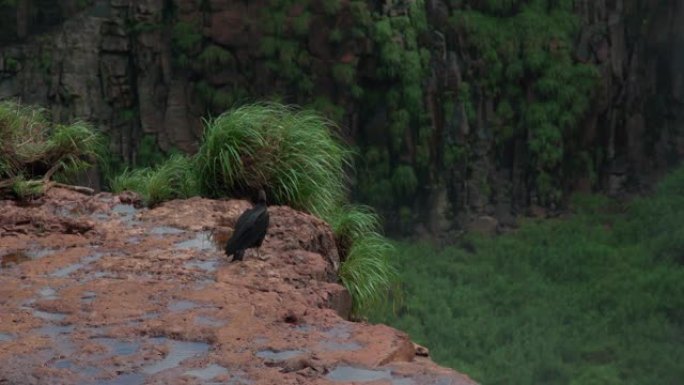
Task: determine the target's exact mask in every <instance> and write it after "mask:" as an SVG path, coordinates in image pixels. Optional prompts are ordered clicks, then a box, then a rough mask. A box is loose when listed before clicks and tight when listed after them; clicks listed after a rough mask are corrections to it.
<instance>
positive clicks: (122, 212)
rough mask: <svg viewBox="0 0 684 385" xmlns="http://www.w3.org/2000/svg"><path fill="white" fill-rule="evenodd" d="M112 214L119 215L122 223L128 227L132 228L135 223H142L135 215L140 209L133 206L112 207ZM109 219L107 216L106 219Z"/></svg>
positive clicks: (120, 205) (119, 204) (118, 205)
mask: <svg viewBox="0 0 684 385" xmlns="http://www.w3.org/2000/svg"><path fill="white" fill-rule="evenodd" d="M112 212H114V213H117V214H118V215H119V217H120V218H121V222H123V223H124V224H126V226H128V227H130V226H131V225H132V224H134V223H139V222H140V221H139V220H137V219H135V217H134V216H135V214H137V213H138V209H136V208H135V207H133V206H131V205H126V204H122V203H118V204H116V205H114V207H112ZM107 218H109V217H108V216H105V218H104V219H107Z"/></svg>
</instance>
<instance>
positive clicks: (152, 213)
mask: <svg viewBox="0 0 684 385" xmlns="http://www.w3.org/2000/svg"><path fill="white" fill-rule="evenodd" d="M132 200H134V199H131V197H130V196H113V195H110V194H99V195H96V196H94V197H87V196H84V195H81V194H78V193H75V192H72V191H68V190H62V189H52V190H50V192H49V193H48V195H47V196H46V197H45V198H44V199H43V200H42V201H41V202H38V203H37V204H34V205H28V206H19V205H17V204H16V203H15V202H12V201H0V384H48V383H49V384H84V383H87V384H202V383H204V384H209V383H217V384H218V383H223V384H278V385H283V384H344V383H363V384H396V385H409V384H416V385H417V384H458V385H461V384H463V385H470V384H475V383H474V382H473V381H471V380H470V379H468V378H467V377H466V376H464V375H461V374H459V373H456V372H454V371H452V370H449V369H444V368H441V367H439V366H437V365H435V364H434V363H432V361H430V360H429V358H426V357H423V356H424V355H426V354H427V349H425V348H422V347H417V346H416V345H414V344H413V343H412V342H411V341H410V339H409V338H408V336H407V335H406V334H404V333H402V332H400V331H397V330H395V329H392V328H390V327H387V326H385V325H370V324H367V323H356V322H350V321H348V320H347V318H348V315H349V310H350V298H349V295H348V293H347V291H346V290H345V289H344V288H343V287H342V286H341V285H340V284H338V283H337V280H336V269H337V266H338V265H339V257H338V255H337V250H336V249H335V243H334V240H333V238H332V235H331V232H330V230H329V228H328V226H327V225H326V224H325V223H323V222H321V221H320V220H318V219H316V218H314V217H311V216H309V215H307V214H304V213H301V212H297V211H294V210H292V209H290V208H288V207H275V206H274V207H270V208H269V212H270V216H271V226H270V228H269V232H268V235H267V237H266V240H265V242H264V245H263V246H262V248H261V251H260V254H261V257H258V256H257V253H256V252H255V251H254V250H249V251H248V252H247V254H246V257H245V261H242V262H236V263H230V262H229V260H228V259H227V258H226V257H225V255H224V254H223V252H222V250H221V249H220V247H217V246H216V245H215V242H218V244H221V243H224V242H225V239H226V238H227V236H229V234H230V232H231V228H232V225H233V224H234V222H235V219H236V217H237V216H238V215H239V214H240V213H241V212H242V211H243V210H245V209H246V208H248V207H250V204H249V203H248V202H245V201H214V200H208V199H199V198H193V199H188V200H182V201H172V202H167V203H165V204H163V205H161V206H159V207H157V208H155V209H152V210H147V209H135V208H134V207H133V206H131V205H129V204H124V203H121V202H122V201H123V202H130V201H132ZM417 348H418V349H417ZM417 353H418V354H417Z"/></svg>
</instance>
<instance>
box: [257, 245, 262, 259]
mask: <svg viewBox="0 0 684 385" xmlns="http://www.w3.org/2000/svg"><path fill="white" fill-rule="evenodd" d="M257 258H259V259H261V253H259V247H257Z"/></svg>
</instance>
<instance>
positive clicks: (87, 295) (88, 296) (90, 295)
mask: <svg viewBox="0 0 684 385" xmlns="http://www.w3.org/2000/svg"><path fill="white" fill-rule="evenodd" d="M95 298H97V293H95V292H94V291H84V292H83V294H81V302H85V303H91V302H93V301H94V300H95Z"/></svg>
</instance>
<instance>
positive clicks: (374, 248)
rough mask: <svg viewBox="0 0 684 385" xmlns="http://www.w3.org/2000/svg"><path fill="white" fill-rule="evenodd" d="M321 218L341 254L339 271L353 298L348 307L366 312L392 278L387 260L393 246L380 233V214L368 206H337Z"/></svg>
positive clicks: (382, 296) (381, 297)
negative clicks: (331, 233)
mask: <svg viewBox="0 0 684 385" xmlns="http://www.w3.org/2000/svg"><path fill="white" fill-rule="evenodd" d="M324 219H325V220H326V221H327V222H328V223H329V224H330V226H331V227H332V230H333V232H334V233H335V238H336V240H337V247H338V250H339V251H340V254H341V255H342V256H344V258H345V259H344V261H343V263H342V266H341V267H340V272H339V275H340V279H341V280H342V283H343V284H344V286H345V287H346V288H347V290H349V292H350V293H351V295H352V298H353V299H354V303H353V309H352V310H353V312H354V313H355V314H357V315H358V314H361V313H364V312H367V311H368V310H369V309H370V308H371V306H373V305H376V304H378V303H380V302H382V300H384V299H386V297H387V294H389V292H390V289H391V288H392V286H393V283H394V282H395V281H396V270H395V268H394V266H393V265H392V264H391V262H390V255H391V254H392V253H393V252H394V247H393V245H392V244H391V243H390V242H389V241H388V240H387V239H386V238H385V237H383V236H382V235H381V234H380V229H381V224H380V217H379V216H378V215H377V214H376V213H375V212H374V211H373V209H372V208H370V207H368V206H363V205H351V204H349V205H344V206H339V207H337V208H336V210H334V211H333V212H332V213H330V214H329V215H327V216H326V218H324Z"/></svg>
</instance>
